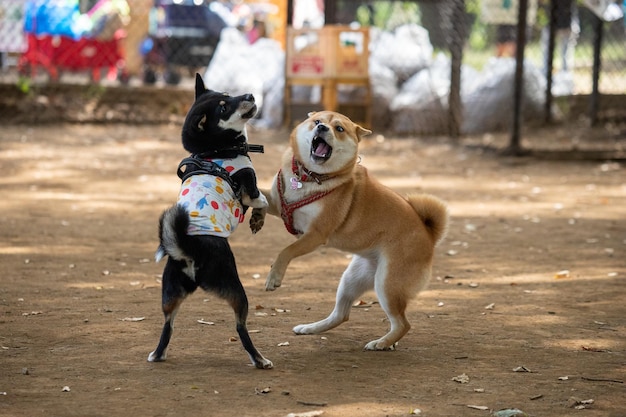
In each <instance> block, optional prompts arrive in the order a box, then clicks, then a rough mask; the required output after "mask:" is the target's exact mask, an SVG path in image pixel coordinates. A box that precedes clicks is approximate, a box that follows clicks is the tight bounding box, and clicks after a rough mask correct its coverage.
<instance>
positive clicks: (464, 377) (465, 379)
mask: <svg viewBox="0 0 626 417" xmlns="http://www.w3.org/2000/svg"><path fill="white" fill-rule="evenodd" d="M452 380H453V381H454V382H458V383H459V384H467V383H468V382H469V381H470V378H469V376H467V375H466V374H465V373H462V374H461V375H457V376H455V377H452Z"/></svg>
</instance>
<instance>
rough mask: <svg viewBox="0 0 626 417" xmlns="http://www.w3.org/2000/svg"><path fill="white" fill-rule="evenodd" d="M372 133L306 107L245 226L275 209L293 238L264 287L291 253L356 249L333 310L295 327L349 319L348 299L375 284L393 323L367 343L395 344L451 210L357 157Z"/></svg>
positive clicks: (277, 278)
mask: <svg viewBox="0 0 626 417" xmlns="http://www.w3.org/2000/svg"><path fill="white" fill-rule="evenodd" d="M370 133H371V132H370V131H369V130H367V129H364V128H362V127H361V126H359V125H357V124H355V123H353V122H352V121H351V120H350V119H348V118H347V117H346V116H343V115H341V114H339V113H335V112H330V111H322V112H317V113H310V114H309V118H308V119H306V120H305V121H304V122H302V123H301V124H300V125H298V126H297V127H296V128H295V129H294V130H293V132H292V133H291V136H290V147H289V148H288V149H287V151H286V152H285V154H284V156H283V160H282V167H281V169H280V171H279V172H278V174H277V175H276V176H275V177H274V181H273V185H272V188H271V190H269V191H266V190H261V191H262V192H263V194H264V195H265V196H266V198H267V200H268V202H269V206H268V207H266V208H260V209H254V211H253V213H252V217H251V219H250V227H251V229H252V231H253V232H257V231H259V230H260V229H261V228H262V226H263V223H264V218H265V214H266V213H269V214H272V215H275V216H280V217H281V218H282V219H283V221H284V223H285V227H286V228H287V230H288V231H289V232H290V233H292V234H294V235H295V236H297V237H298V239H297V240H296V241H295V242H293V243H292V244H291V245H289V246H287V247H286V248H284V249H283V250H282V251H281V252H280V253H279V255H278V257H277V258H276V261H275V262H274V264H273V265H272V268H271V270H270V272H269V275H268V277H267V281H266V283H265V287H266V289H267V290H269V291H273V290H275V289H276V288H277V287H280V285H281V283H282V280H283V277H284V275H285V271H286V270H287V266H288V265H289V262H290V261H291V260H292V259H294V258H296V257H298V256H301V255H304V254H307V253H310V252H312V251H314V250H315V249H316V248H318V247H319V246H321V245H327V246H331V247H334V248H337V249H340V250H344V251H347V252H351V253H353V254H354V256H353V258H352V261H351V262H350V265H349V266H348V268H347V269H346V270H345V272H344V273H343V276H342V277H341V281H340V282H339V288H338V290H337V298H336V304H335V308H334V310H333V311H332V312H331V313H330V315H329V316H328V317H327V318H325V319H323V320H321V321H318V322H315V323H310V324H301V325H298V326H296V327H294V329H293V331H294V332H295V333H297V334H316V333H321V332H324V331H326V330H329V329H332V328H334V327H336V326H338V325H339V324H341V323H343V322H344V321H346V320H348V318H349V315H350V308H351V306H352V304H353V302H354V301H355V300H357V299H358V297H359V296H360V295H361V294H363V293H364V292H365V291H368V290H372V289H373V290H375V291H376V295H377V297H378V300H379V302H380V305H381V307H382V309H383V310H384V311H385V313H386V314H387V316H388V317H389V322H390V325H391V329H390V331H389V332H388V333H387V334H386V335H384V336H383V337H381V338H379V339H376V340H372V341H371V342H369V343H367V344H366V345H365V349H366V350H392V349H393V348H394V346H395V344H396V342H397V341H398V340H400V339H401V338H402V337H403V336H404V335H405V334H406V333H407V332H408V331H409V328H410V324H409V322H408V320H407V318H406V315H405V311H406V308H407V304H408V302H409V300H410V299H411V298H413V297H414V296H415V295H416V294H417V292H419V291H420V290H421V289H422V288H424V287H425V286H426V284H427V283H428V281H429V279H430V275H431V265H432V259H433V252H434V248H435V246H436V245H437V243H438V242H440V241H441V240H442V239H443V237H444V235H445V232H446V227H447V223H448V212H447V208H446V205H445V204H444V203H443V202H442V201H441V200H439V199H437V198H436V197H433V196H431V195H425V194H422V195H413V196H409V197H408V198H404V197H402V196H400V195H399V194H397V193H396V192H394V191H392V190H390V189H389V188H387V187H385V186H383V185H382V184H380V183H379V182H378V181H376V180H375V179H374V178H372V177H371V176H370V175H369V174H368V172H367V169H366V168H364V167H363V166H361V165H359V164H358V146H359V142H360V140H361V138H362V137H363V136H365V135H368V134H370Z"/></svg>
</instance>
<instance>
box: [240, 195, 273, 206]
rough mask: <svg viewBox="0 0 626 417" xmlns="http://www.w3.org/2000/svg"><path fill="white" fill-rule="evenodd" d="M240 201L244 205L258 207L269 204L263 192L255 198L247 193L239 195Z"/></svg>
mask: <svg viewBox="0 0 626 417" xmlns="http://www.w3.org/2000/svg"><path fill="white" fill-rule="evenodd" d="M241 202H242V203H243V204H244V205H245V206H248V207H252V208H259V209H261V208H265V207H267V206H268V205H269V203H268V202H267V198H265V196H264V195H263V194H259V196H258V197H257V198H250V196H249V195H248V194H244V195H243V196H242V197H241Z"/></svg>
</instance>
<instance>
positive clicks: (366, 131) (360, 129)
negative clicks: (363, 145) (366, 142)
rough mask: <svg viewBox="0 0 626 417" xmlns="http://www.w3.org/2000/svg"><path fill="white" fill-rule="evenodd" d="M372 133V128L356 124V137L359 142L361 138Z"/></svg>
mask: <svg viewBox="0 0 626 417" xmlns="http://www.w3.org/2000/svg"><path fill="white" fill-rule="evenodd" d="M371 133H372V131H371V130H369V129H366V128H364V127H361V126H359V125H356V138H357V140H358V141H359V142H361V139H362V138H363V136H367V135H370V134H371Z"/></svg>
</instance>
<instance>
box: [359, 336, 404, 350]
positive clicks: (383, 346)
mask: <svg viewBox="0 0 626 417" xmlns="http://www.w3.org/2000/svg"><path fill="white" fill-rule="evenodd" d="M396 345H397V343H394V344H392V345H391V346H390V345H388V344H387V343H386V342H385V341H384V340H383V339H377V340H372V341H371V342H369V343H368V344H367V345H365V347H363V350H396Z"/></svg>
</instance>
